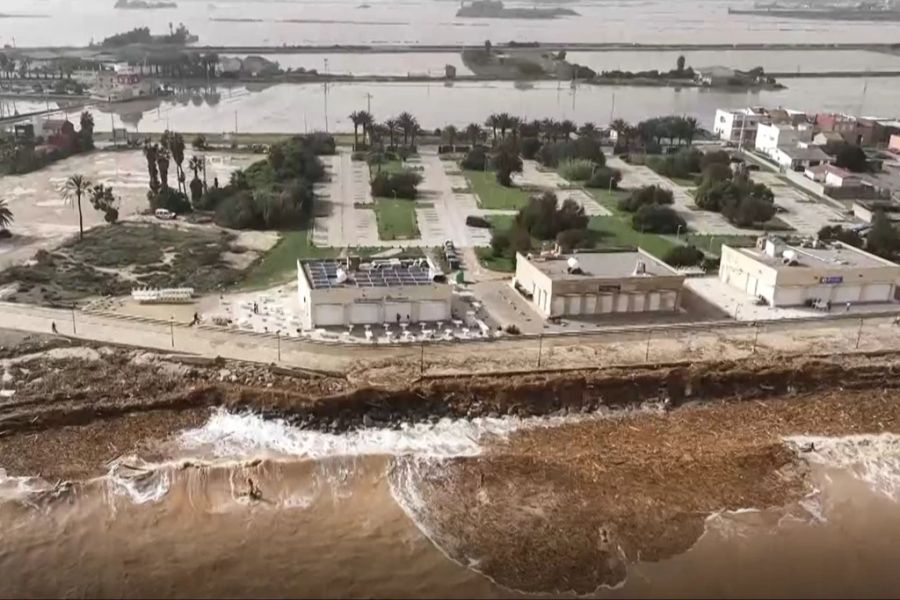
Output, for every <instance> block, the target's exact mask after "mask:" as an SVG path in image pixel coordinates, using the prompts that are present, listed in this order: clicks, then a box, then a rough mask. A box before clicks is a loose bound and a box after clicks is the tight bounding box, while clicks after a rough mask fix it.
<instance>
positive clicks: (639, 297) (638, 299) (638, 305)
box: [631, 292, 647, 312]
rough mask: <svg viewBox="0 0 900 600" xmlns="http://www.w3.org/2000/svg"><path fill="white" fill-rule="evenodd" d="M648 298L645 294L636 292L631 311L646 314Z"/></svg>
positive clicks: (633, 296)
mask: <svg viewBox="0 0 900 600" xmlns="http://www.w3.org/2000/svg"><path fill="white" fill-rule="evenodd" d="M646 298H647V297H646V296H645V295H644V293H643V292H634V293H633V294H631V310H632V312H644V311H645V310H646V308H645V307H644V305H645V304H646Z"/></svg>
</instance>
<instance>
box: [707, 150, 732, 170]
mask: <svg viewBox="0 0 900 600" xmlns="http://www.w3.org/2000/svg"><path fill="white" fill-rule="evenodd" d="M730 164H731V157H730V156H728V153H727V152H725V151H724V150H715V151H713V152H706V153H704V154H703V156H701V157H700V170H701V171H704V170H706V168H707V167H709V166H710V165H725V166H726V167H727V166H729V165H730Z"/></svg>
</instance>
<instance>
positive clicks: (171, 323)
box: [169, 316, 175, 348]
mask: <svg viewBox="0 0 900 600" xmlns="http://www.w3.org/2000/svg"><path fill="white" fill-rule="evenodd" d="M169 337H170V338H171V339H172V347H173V348H174V347H175V317H174V316H172V317H169Z"/></svg>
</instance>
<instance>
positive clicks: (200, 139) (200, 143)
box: [192, 135, 209, 150]
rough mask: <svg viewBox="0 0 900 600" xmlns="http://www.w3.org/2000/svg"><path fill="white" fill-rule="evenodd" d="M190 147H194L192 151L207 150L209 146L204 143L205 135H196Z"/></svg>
mask: <svg viewBox="0 0 900 600" xmlns="http://www.w3.org/2000/svg"><path fill="white" fill-rule="evenodd" d="M192 145H193V146H194V150H206V149H207V148H209V144H207V142H206V136H205V135H198V136H197V137H195V138H194V141H193V142H192Z"/></svg>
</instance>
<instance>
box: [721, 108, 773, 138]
mask: <svg viewBox="0 0 900 600" xmlns="http://www.w3.org/2000/svg"><path fill="white" fill-rule="evenodd" d="M761 116H762V115H760V114H759V113H757V112H756V111H754V110H753V109H752V108H739V109H737V110H729V109H724V108H719V109H717V110H716V118H715V121H714V122H713V133H714V134H716V135H718V136H719V138H720V139H723V140H725V141H726V142H731V143H732V144H734V145H735V146H743V145H745V144H750V145H753V144H754V143H755V142H756V130H757V128H758V127H759V119H760V117H761Z"/></svg>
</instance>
